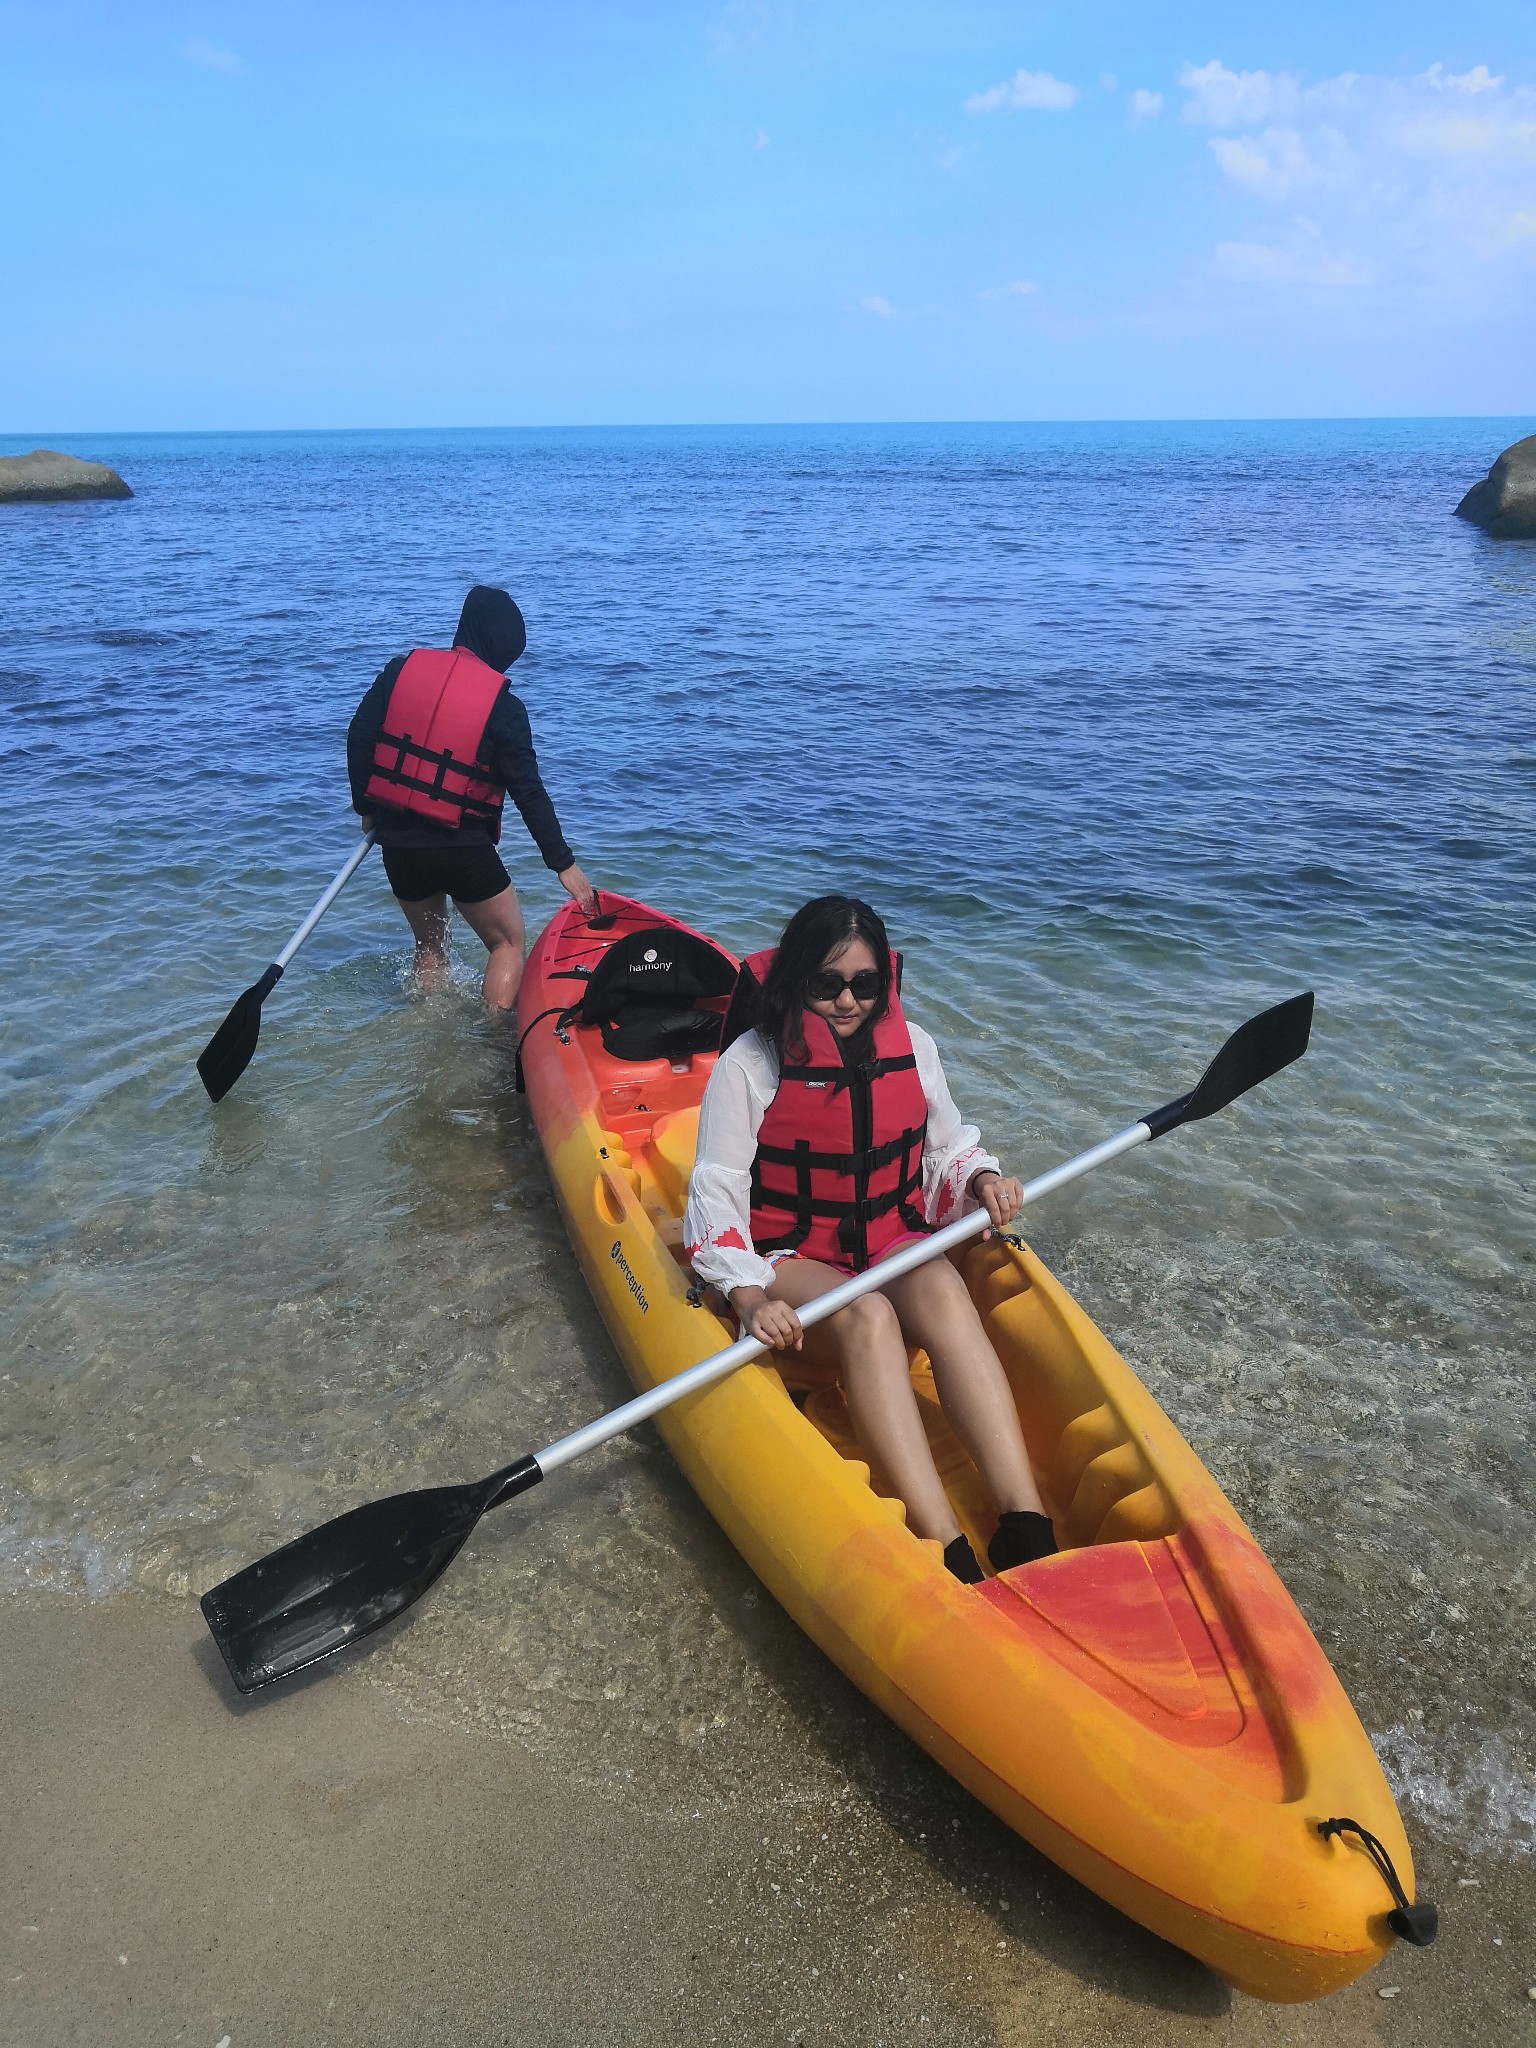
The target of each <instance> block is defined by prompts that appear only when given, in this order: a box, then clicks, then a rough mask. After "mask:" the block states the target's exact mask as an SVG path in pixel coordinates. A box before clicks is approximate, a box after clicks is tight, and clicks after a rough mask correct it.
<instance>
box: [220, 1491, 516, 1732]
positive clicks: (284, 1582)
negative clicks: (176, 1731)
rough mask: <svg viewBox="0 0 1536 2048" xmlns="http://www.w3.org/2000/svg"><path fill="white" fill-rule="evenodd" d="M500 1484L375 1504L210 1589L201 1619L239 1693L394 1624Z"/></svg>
mask: <svg viewBox="0 0 1536 2048" xmlns="http://www.w3.org/2000/svg"><path fill="white" fill-rule="evenodd" d="M497 1476H498V1477H499V1476H500V1475H497ZM495 1490H496V1488H495V1482H494V1480H484V1479H482V1480H479V1481H478V1482H477V1483H476V1484H475V1485H473V1486H432V1487H427V1488H425V1489H424V1490H423V1491H421V1492H419V1493H397V1494H395V1495H393V1496H392V1497H391V1498H390V1499H388V1500H375V1501H369V1502H368V1503H367V1505H366V1506H364V1507H360V1508H353V1509H351V1511H350V1512H349V1513H347V1514H345V1515H338V1516H337V1517H336V1519H335V1521H333V1522H326V1523H325V1524H324V1525H323V1526H322V1527H321V1528H318V1529H311V1530H310V1532H309V1534H308V1535H307V1536H300V1537H297V1538H296V1539H295V1540H294V1541H293V1542H292V1543H285V1544H284V1545H283V1547H282V1549H281V1550H274V1551H273V1553H272V1555H271V1556H270V1557H264V1558H262V1559H261V1561H260V1563H258V1564H250V1565H247V1566H246V1568H245V1570H244V1571H240V1572H236V1573H235V1575H234V1577H233V1578H232V1579H226V1580H225V1581H224V1583H223V1585H222V1586H215V1587H214V1589H213V1591H212V1592H211V1593H205V1594H204V1595H203V1598H202V1609H203V1619H204V1620H205V1621H206V1622H207V1624H208V1626H209V1628H210V1629H211V1630H212V1631H213V1640H214V1641H215V1642H216V1643H217V1644H218V1646H219V1649H220V1651H221V1652H222V1654H223V1658H224V1662H225V1663H226V1664H227V1665H228V1666H229V1675H230V1677H231V1678H232V1679H233V1680H234V1681H235V1684H236V1685H237V1686H238V1687H239V1688H240V1690H241V1692H255V1691H256V1690H257V1688H258V1687H260V1686H263V1685H271V1684H273V1683H274V1682H275V1681H276V1680H277V1679H279V1678H289V1677H291V1676H292V1675H293V1673H294V1672H295V1671H302V1670H303V1669H304V1667H305V1665H307V1664H317V1663H319V1661H320V1659H321V1658H322V1657H329V1656H331V1655H332V1654H333V1653H334V1652H335V1651H337V1650H340V1649H344V1648H345V1646H346V1645H347V1644H348V1643H355V1642H357V1641H359V1639H360V1638H361V1637H363V1636H368V1635H372V1633H373V1631H374V1630H375V1629H376V1628H382V1627H383V1626H384V1624H385V1622H386V1621H393V1619H394V1618H395V1616H396V1615H397V1614H401V1613H403V1612H404V1610H405V1609H406V1608H407V1607H409V1606H410V1605H411V1603H412V1602H413V1601H415V1600H419V1599H420V1598H421V1596H422V1594H423V1593H425V1592H426V1590H427V1588H428V1587H429V1586H430V1585H431V1584H432V1583H433V1582H434V1580H436V1579H438V1578H440V1577H441V1576H442V1574H443V1573H444V1572H445V1571H446V1570H447V1569H448V1567H449V1565H450V1564H452V1562H453V1560H454V1558H455V1557H456V1556H457V1555H458V1553H459V1549H460V1546H461V1545H462V1544H463V1542H464V1539H465V1537H466V1536H468V1534H469V1532H470V1530H471V1529H473V1528H474V1526H475V1524H476V1522H478V1521H479V1519H480V1517H481V1516H482V1515H483V1514H484V1513H485V1510H486V1508H487V1507H488V1506H489V1504H490V1501H491V1499H492V1497H493V1495H494V1493H495Z"/></svg>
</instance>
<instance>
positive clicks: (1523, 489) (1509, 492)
mask: <svg viewBox="0 0 1536 2048" xmlns="http://www.w3.org/2000/svg"><path fill="white" fill-rule="evenodd" d="M1456 517H1457V518H1458V519H1470V520H1471V522H1472V524H1473V525H1474V526H1480V527H1482V529H1483V531H1484V532H1485V533H1491V534H1492V535H1493V537H1494V539H1495V540H1529V539H1536V434H1527V435H1526V437H1525V439H1524V440H1523V441H1516V442H1515V444H1514V446H1513V447H1511V448H1506V449H1505V450H1504V453H1503V454H1502V455H1501V456H1500V457H1499V459H1498V461H1497V462H1496V463H1495V464H1494V465H1493V467H1492V469H1490V470H1489V472H1488V474H1487V475H1486V476H1485V477H1484V478H1483V480H1482V482H1481V483H1480V484H1474V485H1473V486H1472V488H1471V490H1470V491H1468V493H1467V495H1466V496H1465V497H1464V498H1463V499H1462V501H1461V503H1460V504H1459V505H1458V506H1457V507H1456Z"/></svg>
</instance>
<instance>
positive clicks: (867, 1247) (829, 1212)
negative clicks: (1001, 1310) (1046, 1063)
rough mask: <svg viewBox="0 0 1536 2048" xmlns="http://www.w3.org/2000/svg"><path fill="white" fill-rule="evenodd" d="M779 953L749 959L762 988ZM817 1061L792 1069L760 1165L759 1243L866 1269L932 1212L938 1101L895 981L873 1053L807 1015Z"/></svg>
mask: <svg viewBox="0 0 1536 2048" xmlns="http://www.w3.org/2000/svg"><path fill="white" fill-rule="evenodd" d="M772 959H773V955H772V953H758V954H756V955H755V956H754V957H753V958H752V959H750V960H748V961H747V962H746V965H745V967H744V969H743V973H744V974H750V975H752V977H753V978H754V980H755V981H756V982H757V983H758V985H759V986H761V984H762V982H763V980H764V979H765V977H766V974H767V970H768V966H769V963H770V962H771V961H772ZM800 1022H801V1027H802V1029H803V1030H804V1033H805V1049H806V1055H807V1057H806V1059H805V1060H804V1061H803V1062H800V1063H797V1064H795V1065H793V1066H791V1065H787V1064H786V1065H785V1066H784V1067H783V1068H782V1069H781V1071H780V1075H779V1086H778V1092H777V1093H776V1094H775V1096H774V1098H773V1100H772V1102H770V1103H769V1105H768V1108H767V1111H766V1112H765V1114H764V1116H763V1121H762V1126H761V1128H760V1129H759V1131H758V1134H757V1156H756V1158H755V1159H754V1160H753V1162H752V1211H751V1215H752V1244H753V1248H754V1249H755V1250H757V1251H759V1252H772V1251H790V1250H793V1251H796V1252H800V1253H802V1254H803V1255H804V1256H805V1257H806V1258H808V1259H824V1260H825V1261H826V1262H827V1263H828V1264H829V1265H837V1266H846V1265H849V1264H851V1265H852V1267H853V1270H854V1271H855V1272H856V1273H862V1272H863V1271H864V1269H865V1268H866V1267H867V1266H869V1265H872V1264H873V1263H874V1261H875V1260H876V1259H878V1258H880V1257H881V1256H882V1254H884V1253H885V1252H888V1251H889V1250H891V1248H892V1247H893V1246H894V1245H896V1244H898V1243H899V1242H900V1241H901V1240H902V1239H903V1238H906V1237H910V1236H911V1235H912V1234H913V1233H914V1232H926V1231H928V1230H931V1229H932V1227H933V1226H932V1225H931V1224H930V1223H929V1222H928V1219H927V1217H926V1216H925V1215H924V1214H923V1142H924V1139H925V1138H926V1136H927V1132H928V1101H927V1097H926V1096H925V1095H924V1093H923V1084H922V1082H921V1080H920V1079H919V1078H918V1073H917V1059H916V1056H915V1055H914V1053H913V1051H912V1034H911V1032H910V1031H908V1029H907V1020H906V1018H905V1017H903V1015H902V1014H901V1004H900V1002H899V1001H898V1000H897V996H896V990H895V988H894V986H893V987H892V989H891V1000H890V1008H889V1009H888V1010H887V1011H886V1013H885V1015H884V1016H883V1017H882V1018H881V1019H880V1021H879V1023H878V1024H877V1025H876V1026H875V1030H874V1046H873V1050H872V1055H871V1057H870V1058H869V1059H867V1060H865V1061H863V1062H850V1061H849V1060H848V1058H847V1057H846V1055H845V1052H844V1043H843V1040H842V1039H840V1038H839V1037H838V1035H837V1033H836V1032H835V1031H834V1030H833V1029H832V1027H831V1025H830V1024H829V1023H827V1021H826V1019H825V1018H824V1017H818V1016H817V1014H816V1012H815V1011H814V1010H807V1011H806V1012H805V1013H804V1015H803V1016H802V1018H801V1020H800Z"/></svg>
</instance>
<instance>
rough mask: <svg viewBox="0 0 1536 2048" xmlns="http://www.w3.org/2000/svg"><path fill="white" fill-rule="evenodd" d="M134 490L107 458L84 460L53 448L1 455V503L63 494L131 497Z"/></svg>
mask: <svg viewBox="0 0 1536 2048" xmlns="http://www.w3.org/2000/svg"><path fill="white" fill-rule="evenodd" d="M132 496H133V493H132V491H130V490H129V488H128V486H127V485H126V484H125V483H124V482H123V480H122V478H121V477H120V476H119V475H118V473H117V471H116V470H115V469H108V467H107V465H106V464H105V463H104V462H82V461H81V460H80V458H79V457H78V456H77V455H60V454H59V453H58V452H57V450H55V449H53V448H34V449H33V450H32V453H31V454H30V455H0V505H22V504H27V503H29V502H30V503H32V504H51V503H57V502H58V501H59V500H60V499H62V498H131V497H132Z"/></svg>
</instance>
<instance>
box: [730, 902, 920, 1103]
mask: <svg viewBox="0 0 1536 2048" xmlns="http://www.w3.org/2000/svg"><path fill="white" fill-rule="evenodd" d="M852 939H862V940H863V941H864V943H865V944H866V945H867V946H868V947H869V950H870V951H871V952H872V953H873V954H874V956H875V968H876V971H877V973H878V974H879V976H880V993H879V995H877V996H876V997H875V1006H874V1008H873V1009H872V1010H871V1011H870V1013H869V1016H868V1018H867V1019H866V1020H865V1023H864V1026H863V1028H862V1029H861V1030H860V1031H858V1032H856V1033H855V1035H854V1036H853V1037H852V1038H851V1039H849V1040H847V1041H846V1045H847V1051H848V1054H849V1056H850V1057H851V1058H852V1059H855V1060H860V1059H864V1058H867V1057H868V1048H869V1040H870V1036H871V1034H872V1032H873V1031H874V1027H875V1026H876V1024H878V1023H879V1021H880V1019H881V1018H882V1017H883V1016H884V1015H885V1013H886V1011H887V1010H889V1009H890V1007H891V942H890V940H889V939H888V938H887V937H886V935H885V926H884V925H883V924H882V923H881V921H880V916H879V913H878V912H877V911H874V910H871V909H870V907H869V905H868V904H867V903H863V902H861V901H860V900H859V898H858V897H857V896H816V897H813V898H812V900H811V901H810V902H809V903H802V904H801V906H800V908H799V909H798V910H797V911H796V912H795V914H794V916H793V917H792V918H791V919H790V920H789V923H788V924H787V925H785V927H784V935H783V937H782V938H781V939H780V940H779V946H778V951H777V952H776V953H775V954H774V956H773V965H772V966H771V967H770V968H769V970H768V979H767V980H766V981H765V982H764V983H763V989H762V994H761V995H760V996H759V997H758V1004H757V1028H758V1030H759V1031H761V1032H762V1034H763V1036H764V1038H766V1039H767V1040H768V1041H769V1042H770V1043H771V1044H773V1045H776V1046H777V1047H778V1051H779V1059H780V1061H781V1062H782V1064H783V1065H785V1066H802V1065H804V1063H805V1059H806V1050H805V1032H804V1031H803V1029H802V1028H801V1023H800V1019H801V1016H802V1014H803V1013H804V1010H805V985H806V983H807V982H808V981H809V980H810V978H811V976H812V975H813V974H814V973H815V972H816V971H817V969H818V968H819V967H820V966H821V965H822V963H823V962H824V961H825V960H826V958H827V956H828V954H829V953H840V952H841V951H842V949H843V947H844V946H846V945H847V944H848V943H849V941H850V940H852Z"/></svg>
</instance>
